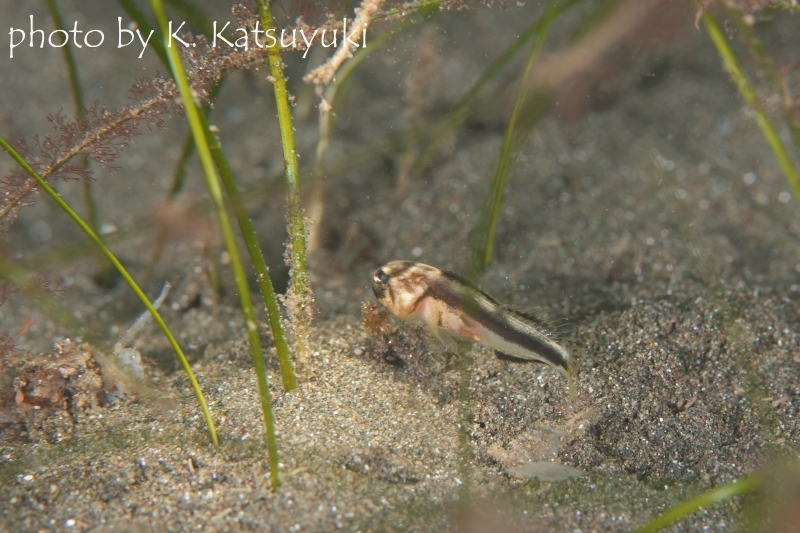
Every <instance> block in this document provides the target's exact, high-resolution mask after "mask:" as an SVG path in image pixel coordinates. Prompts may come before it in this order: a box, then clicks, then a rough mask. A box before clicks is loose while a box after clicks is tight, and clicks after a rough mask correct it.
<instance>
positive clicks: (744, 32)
mask: <svg viewBox="0 0 800 533" xmlns="http://www.w3.org/2000/svg"><path fill="white" fill-rule="evenodd" d="M727 11H728V13H729V14H730V16H731V18H733V19H734V21H735V22H736V28H737V29H738V30H739V35H740V36H741V39H742V41H743V42H744V44H745V45H747V48H748V49H749V50H750V55H752V56H753V58H754V59H755V60H756V62H757V63H758V64H759V66H760V67H761V70H763V71H764V74H766V78H767V80H769V83H770V85H772V90H773V91H775V93H776V94H779V95H780V96H781V103H782V107H783V112H784V115H785V119H786V123H787V124H788V125H789V129H790V130H791V132H792V141H793V142H794V147H795V150H796V151H797V152H798V153H800V124H798V123H797V122H796V121H794V120H792V115H791V112H792V106H793V105H794V98H792V95H791V92H790V90H789V84H788V83H786V82H785V81H784V80H783V79H782V78H781V77H780V75H779V74H778V69H777V68H775V63H773V61H772V59H771V58H770V57H769V55H768V54H767V50H766V49H765V48H764V45H763V44H762V43H761V41H760V40H759V39H758V37H757V36H756V33H755V31H754V30H753V28H752V26H751V25H749V24H747V23H746V22H745V20H744V14H743V13H742V12H741V11H738V10H736V9H733V8H732V7H728V8H727Z"/></svg>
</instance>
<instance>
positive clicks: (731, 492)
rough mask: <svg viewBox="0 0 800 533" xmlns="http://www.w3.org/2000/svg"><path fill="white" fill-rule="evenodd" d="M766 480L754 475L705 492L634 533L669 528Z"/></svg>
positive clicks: (760, 475)
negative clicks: (696, 512)
mask: <svg viewBox="0 0 800 533" xmlns="http://www.w3.org/2000/svg"><path fill="white" fill-rule="evenodd" d="M765 479H766V476H765V475H764V474H754V475H752V476H749V477H746V478H743V479H737V480H736V481H734V482H733V483H729V484H727V485H723V486H721V487H717V488H715V489H712V490H710V491H708V492H704V493H703V494H701V495H700V496H697V497H695V498H692V499H691V500H687V501H685V502H681V503H679V504H678V505H676V506H674V507H672V508H671V509H668V510H667V511H665V512H664V513H662V514H661V515H660V516H658V517H656V518H654V519H653V520H651V521H649V522H648V523H646V524H645V525H643V526H641V527H639V528H637V529H635V530H634V531H633V533H653V532H655V531H659V530H661V529H664V528H665V527H667V526H670V525H672V524H674V523H676V522H678V521H680V520H683V519H684V518H686V517H688V516H689V515H691V514H692V513H694V512H695V511H697V510H698V509H701V508H703V507H711V506H712V505H715V504H717V503H720V502H724V501H726V500H729V499H731V498H733V497H734V496H739V495H740V494H744V493H746V492H750V491H751V490H754V489H756V488H758V486H759V485H761V484H762V483H763V482H764V480H765Z"/></svg>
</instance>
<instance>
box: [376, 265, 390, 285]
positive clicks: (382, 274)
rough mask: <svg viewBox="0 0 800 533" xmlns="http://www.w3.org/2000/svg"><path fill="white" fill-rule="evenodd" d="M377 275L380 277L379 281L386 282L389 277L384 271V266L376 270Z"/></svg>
mask: <svg viewBox="0 0 800 533" xmlns="http://www.w3.org/2000/svg"><path fill="white" fill-rule="evenodd" d="M375 277H376V278H378V281H380V282H381V283H386V280H388V279H389V276H388V275H387V274H386V272H384V271H383V269H382V268H381V269H379V270H378V271H377V272H375Z"/></svg>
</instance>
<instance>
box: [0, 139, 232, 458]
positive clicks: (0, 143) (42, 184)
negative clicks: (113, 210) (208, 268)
mask: <svg viewBox="0 0 800 533" xmlns="http://www.w3.org/2000/svg"><path fill="white" fill-rule="evenodd" d="M0 147H2V148H4V149H5V150H6V152H8V153H9V155H11V157H12V158H14V160H15V161H16V162H17V163H18V164H19V165H20V166H21V167H22V169H23V170H24V171H25V172H27V173H28V175H29V176H30V177H31V178H33V179H34V180H35V181H36V184H37V185H38V186H39V188H40V189H42V190H43V191H44V192H45V193H47V195H48V196H50V198H52V199H53V201H54V202H55V203H57V204H58V206H59V207H60V208H61V209H62V210H63V211H64V212H65V213H67V215H69V217H70V218H71V219H72V220H73V221H74V222H75V223H76V224H77V225H78V226H79V227H80V228H81V229H82V230H83V232H84V233H86V235H87V236H88V237H89V239H91V240H92V241H93V242H94V243H95V245H96V246H97V247H98V248H100V250H102V252H103V253H104V254H105V256H106V257H107V258H108V260H109V261H111V264H112V265H114V268H116V269H117V271H118V272H119V273H120V275H121V276H122V278H123V279H124V280H125V282H126V283H127V284H128V286H129V287H130V288H131V290H133V292H134V293H135V294H136V296H137V297H138V298H139V300H141V302H142V303H143V304H144V306H145V307H146V308H147V310H148V311H150V314H151V315H153V320H155V321H156V323H157V324H158V327H160V328H161V331H162V332H163V333H164V336H165V337H166V338H167V341H168V342H169V345H170V346H171V347H172V349H173V351H174V352H175V355H177V357H178V361H180V363H181V366H182V367H183V371H184V372H186V376H187V377H188V378H189V383H191V385H192V389H193V390H194V394H195V396H196V397H197V402H198V403H199V404H200V409H201V410H202V411H203V418H205V421H206V427H207V429H208V436H209V439H210V440H211V443H212V444H214V445H217V444H219V439H218V438H217V430H216V428H215V427H214V421H213V420H212V418H211V413H210V411H209V410H208V404H207V403H206V399H205V397H204V396H203V391H201V390H200V385H199V384H198V382H197V379H195V377H194V372H192V367H191V366H190V365H189V361H188V360H187V359H186V356H185V355H184V353H183V349H182V348H181V346H180V344H178V341H177V339H176V338H175V336H174V335H173V334H172V332H171V331H170V329H169V328H168V327H167V323H166V322H164V319H163V318H161V315H160V314H159V312H158V310H157V309H156V308H155V307H153V304H152V303H151V302H150V300H149V299H148V298H147V295H145V293H144V291H143V290H142V289H141V288H140V287H139V285H138V284H137V283H136V281H135V280H134V279H133V277H132V276H131V275H130V274H129V273H128V270H127V269H126V268H125V267H124V266H123V265H122V263H121V262H120V261H119V259H117V257H116V256H115V255H114V253H113V252H112V251H111V250H110V249H109V248H108V246H106V245H105V243H104V242H103V240H102V239H101V238H100V237H98V235H97V233H95V231H94V230H93V229H92V228H91V227H89V225H88V224H87V223H86V222H85V221H84V220H83V219H82V218H81V217H80V215H78V213H76V212H75V210H74V209H72V207H70V205H69V204H68V203H67V202H66V201H65V200H64V199H63V198H61V196H59V194H58V193H57V192H56V191H55V190H54V189H53V188H52V187H51V186H50V184H48V183H47V181H45V179H44V178H42V177H41V176H40V175H39V174H38V173H37V172H36V171H35V170H33V167H31V165H30V164H29V163H28V162H27V161H26V160H25V158H23V157H22V156H21V155H20V154H19V152H17V150H16V149H14V147H13V146H11V144H9V143H8V141H6V139H5V138H4V137H2V136H0Z"/></svg>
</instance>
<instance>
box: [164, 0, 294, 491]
mask: <svg viewBox="0 0 800 533" xmlns="http://www.w3.org/2000/svg"><path fill="white" fill-rule="evenodd" d="M150 4H151V5H152V7H153V12H154V13H155V15H156V20H157V21H158V26H159V27H160V28H161V34H162V36H163V38H164V39H166V37H167V35H168V32H169V30H168V29H167V15H166V13H165V12H164V5H163V4H162V2H161V0H151V1H150ZM167 54H168V57H169V61H170V65H171V67H172V74H173V77H174V79H175V83H176V84H177V85H178V91H179V92H180V95H181V99H182V100H183V104H184V109H185V110H186V118H187V119H188V121H189V126H190V128H191V130H192V135H193V136H194V142H195V146H197V153H198V155H199V156H200V162H201V164H202V166H203V171H204V174H205V176H206V184H207V186H208V193H209V196H210V197H211V200H212V202H213V204H214V210H215V211H216V214H217V220H218V221H219V225H220V229H221V230H222V236H223V238H224V240H225V246H226V247H227V250H228V254H229V255H230V259H231V268H232V270H233V277H234V280H235V281H236V287H237V289H238V291H239V300H240V303H241V306H242V313H243V314H244V320H245V326H246V328H247V335H248V338H249V341H250V351H251V353H252V355H253V363H254V365H255V368H256V376H257V378H258V389H259V393H260V395H261V410H262V412H263V414H264V429H265V431H266V441H267V453H268V455H269V463H270V477H271V479H272V487H273V489H277V488H278V486H279V485H280V481H279V478H278V443H277V440H276V437H275V421H274V419H273V416H272V399H271V397H270V393H269V383H268V382H267V371H266V365H265V363H264V353H263V351H262V347H261V337H260V336H259V333H258V322H257V321H256V316H255V312H254V310H253V302H252V301H251V299H250V288H249V287H248V286H247V277H246V276H245V272H244V266H243V265H242V261H241V258H240V256H239V250H238V248H237V246H236V238H235V236H234V234H233V227H232V226H231V221H230V219H229V218H228V212H227V210H226V209H225V202H224V200H223V197H222V188H221V187H220V183H219V177H218V176H217V171H216V169H215V168H214V160H213V157H212V156H211V150H210V148H209V146H208V143H207V142H206V137H205V132H204V131H203V123H202V119H201V118H200V109H199V106H198V105H197V104H196V102H195V101H194V97H193V96H192V89H191V87H190V86H189V80H188V79H187V78H186V71H185V70H184V68H183V64H182V63H181V58H180V55H179V54H178V50H177V48H176V47H175V46H171V47H167Z"/></svg>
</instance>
